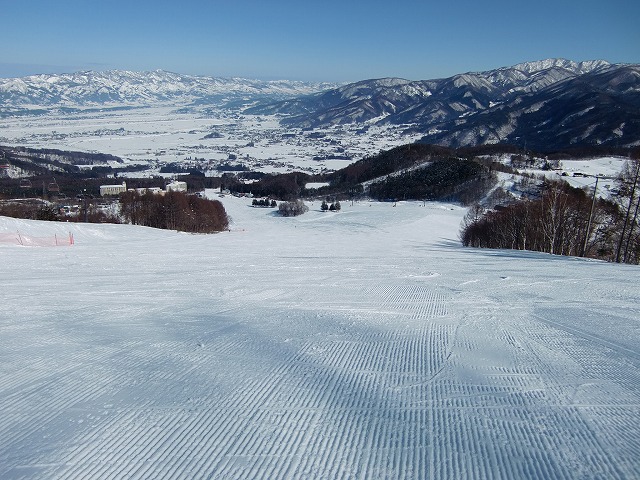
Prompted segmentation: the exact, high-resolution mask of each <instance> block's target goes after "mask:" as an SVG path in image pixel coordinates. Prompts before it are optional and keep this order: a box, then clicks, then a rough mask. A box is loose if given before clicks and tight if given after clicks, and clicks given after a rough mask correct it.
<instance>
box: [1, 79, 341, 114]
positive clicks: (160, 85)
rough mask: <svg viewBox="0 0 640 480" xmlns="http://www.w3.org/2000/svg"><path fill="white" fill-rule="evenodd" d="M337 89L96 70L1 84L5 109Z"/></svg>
mask: <svg viewBox="0 0 640 480" xmlns="http://www.w3.org/2000/svg"><path fill="white" fill-rule="evenodd" d="M335 86H336V84H334V83H328V82H327V83H321V82H316V83H313V82H302V81H292V80H251V79H245V78H238V77H231V78H226V77H206V76H196V75H182V74H178V73H174V72H167V71H164V70H154V71H148V72H135V71H129V70H107V71H103V72H96V71H92V70H88V71H81V72H75V73H65V74H39V75H31V76H27V77H18V78H8V79H0V105H2V106H3V107H27V106H38V107H51V106H66V107H84V106H98V105H110V104H127V105H138V104H143V105H150V104H154V103H158V102H180V103H189V102H194V101H202V100H207V99H212V98H214V97H219V99H221V100H224V99H225V98H227V99H234V98H237V97H242V96H246V97H248V99H249V100H251V99H254V98H260V97H268V98H271V99H278V98H287V97H291V96H297V95H303V94H308V93H312V92H316V91H320V90H326V89H327V88H332V87H335Z"/></svg>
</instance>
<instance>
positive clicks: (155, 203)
mask: <svg viewBox="0 0 640 480" xmlns="http://www.w3.org/2000/svg"><path fill="white" fill-rule="evenodd" d="M120 212H121V214H122V216H123V217H124V219H125V220H126V221H127V222H129V223H132V224H133V225H143V226H147V227H154V228H164V229H168V230H179V231H182V232H193V233H213V232H220V231H222V230H226V229H228V228H229V218H228V217H227V212H226V211H225V209H224V206H223V205H222V203H220V202H219V201H217V200H208V199H204V198H199V197H197V196H195V195H187V194H185V193H181V192H167V193H166V194H164V195H157V194H153V193H150V192H147V193H144V194H140V193H138V192H136V191H128V192H125V193H122V194H120Z"/></svg>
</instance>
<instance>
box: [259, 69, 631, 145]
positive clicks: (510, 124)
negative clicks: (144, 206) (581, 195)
mask: <svg viewBox="0 0 640 480" xmlns="http://www.w3.org/2000/svg"><path fill="white" fill-rule="evenodd" d="M248 112H250V113H263V114H266V113H277V114H282V115H285V117H284V118H283V119H282V123H284V124H285V125H288V126H292V127H300V128H326V127H329V126H332V125H340V124H348V123H353V122H363V123H368V124H374V123H376V124H396V125H410V127H408V128H410V129H411V130H412V131H414V132H419V133H423V134H424V140H425V141H426V142H429V143H436V144H442V145H447V146H454V147H457V146H468V145H481V144H491V143H512V144H528V145H529V146H531V147H537V148H545V149H546V148H566V147H570V146H575V145H585V144H589V145H611V146H621V147H623V146H633V145H640V65H622V64H610V63H608V62H605V61H602V60H596V61H588V62H573V61H570V60H564V59H549V60H542V61H537V62H530V63H521V64H518V65H514V66H512V67H504V68H499V69H496V70H491V71H486V72H475V73H464V74H460V75H455V76H453V77H449V78H443V79H435V80H421V81H409V80H404V79H398V78H386V79H376V80H366V81H361V82H357V83H353V84H350V85H345V86H342V87H339V88H335V89H332V90H329V91H326V92H322V93H315V94H312V95H307V96H303V97H300V98H296V99H288V100H282V101H278V102H271V103H268V104H266V105H261V106H255V107H253V108H250V109H249V110H248Z"/></svg>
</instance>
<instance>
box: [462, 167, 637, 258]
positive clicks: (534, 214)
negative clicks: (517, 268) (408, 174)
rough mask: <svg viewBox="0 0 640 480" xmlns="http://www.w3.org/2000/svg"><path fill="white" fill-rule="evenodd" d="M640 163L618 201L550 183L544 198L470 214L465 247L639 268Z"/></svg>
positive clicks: (625, 175)
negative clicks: (587, 259) (596, 260)
mask: <svg viewBox="0 0 640 480" xmlns="http://www.w3.org/2000/svg"><path fill="white" fill-rule="evenodd" d="M639 173H640V160H637V159H636V160H634V161H631V162H628V164H627V166H626V168H625V170H624V171H623V172H622V174H621V175H620V178H618V180H617V182H616V183H617V188H616V192H615V193H616V195H615V198H614V200H615V201H608V200H604V199H601V198H597V197H594V196H591V195H587V194H586V193H585V191H584V190H579V189H575V188H572V187H570V186H568V185H567V184H566V183H564V182H545V183H544V185H543V189H542V192H541V195H540V198H537V199H534V200H525V201H519V202H517V203H514V204H512V205H509V206H506V207H503V208H500V209H497V210H490V211H484V210H483V209H482V208H481V207H479V206H475V207H472V208H471V209H470V210H469V213H468V214H467V216H466V218H465V220H464V222H463V225H462V230H461V232H460V239H461V241H462V243H463V245H465V246H472V247H484V248H509V249H517V250H533V251H540V252H547V253H551V254H556V255H574V256H587V257H593V258H599V259H603V260H608V261H614V262H625V263H634V264H637V263H639V262H640V228H639V225H638V213H639V209H640V198H639V197H640V195H638V191H639V190H640V184H639V180H638V177H639Z"/></svg>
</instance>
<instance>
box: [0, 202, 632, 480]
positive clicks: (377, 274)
mask: <svg viewBox="0 0 640 480" xmlns="http://www.w3.org/2000/svg"><path fill="white" fill-rule="evenodd" d="M210 193H211V194H213V192H210ZM223 201H224V203H225V206H226V208H227V210H228V211H229V213H230V215H231V216H232V217H233V224H232V228H231V231H230V232H224V233H220V234H217V235H190V234H183V233H176V232H167V231H159V230H153V229H148V228H143V227H132V226H127V225H83V224H63V223H58V224H55V223H44V222H29V221H20V220H13V219H7V218H4V217H0V232H16V231H20V232H21V234H24V235H33V236H41V237H44V236H53V235H59V236H60V237H63V236H65V235H68V233H69V232H71V233H72V234H73V236H74V238H75V245H73V246H67V247H23V246H17V245H11V244H8V243H4V244H0V257H1V259H2V262H1V263H0V269H1V270H0V273H1V274H2V279H3V281H2V286H1V287H0V288H1V289H2V299H3V308H2V309H1V310H0V311H1V313H0V478H2V479H3V480H4V479H22V478H34V479H42V478H56V479H62V478H64V479H77V480H80V479H88V478H100V479H119V478H148V479H151V478H153V479H163V478H166V479H169V478H184V479H193V478H216V479H230V478H238V479H240V478H242V479H245V478H252V479H274V478H296V479H298V478H310V479H311V478H312V479H317V478H326V479H337V478H345V479H346V478H349V479H351V478H359V479H372V478H393V479H396V478H407V479H416V478H451V479H461V478H474V479H477V478H486V479H499V478H503V479H514V478H540V479H550V478H553V479H575V478H599V479H601V478H607V479H609V478H614V479H615V478H627V479H633V478H639V477H640V370H639V366H640V351H639V348H638V345H639V340H640V291H639V290H638V285H640V270H639V269H638V267H637V266H629V265H615V264H607V263H602V262H598V261H590V260H584V259H576V258H562V257H555V256H549V255H544V254H537V253H526V252H511V251H484V250H474V249H465V248H462V247H461V246H460V245H459V242H458V241H457V232H458V226H459V223H460V220H461V219H462V217H463V215H464V212H465V211H464V209H462V208H460V207H458V206H455V205H444V204H426V205H423V204H422V203H421V202H415V203H413V202H412V203H398V204H397V206H395V207H394V206H393V204H385V203H366V202H363V203H357V204H355V205H353V206H352V205H351V204H350V203H349V202H344V204H343V206H342V211H341V212H339V213H321V212H320V211H319V204H315V205H310V207H311V211H310V212H308V213H307V214H305V215H303V216H301V217H297V218H280V217H276V216H274V215H273V213H272V212H273V211H272V210H266V209H258V208H251V207H249V206H248V203H249V202H248V201H247V200H246V199H237V198H233V197H226V198H224V199H223Z"/></svg>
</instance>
